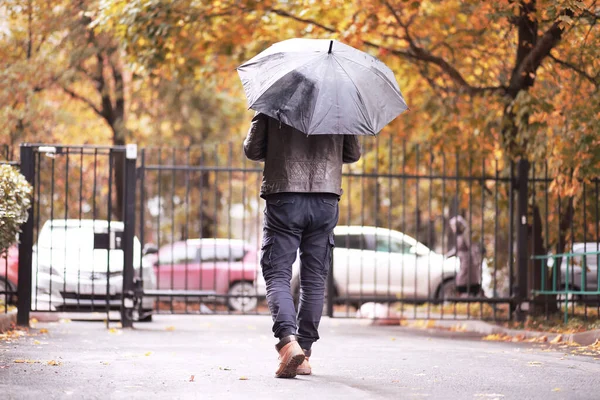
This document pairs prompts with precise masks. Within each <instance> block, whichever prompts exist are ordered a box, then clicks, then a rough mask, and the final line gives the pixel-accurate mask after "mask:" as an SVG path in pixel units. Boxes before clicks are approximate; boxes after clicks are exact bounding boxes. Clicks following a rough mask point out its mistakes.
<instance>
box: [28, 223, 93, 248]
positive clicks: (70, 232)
mask: <svg viewBox="0 0 600 400" xmlns="http://www.w3.org/2000/svg"><path fill="white" fill-rule="evenodd" d="M44 229H45V231H44V234H42V235H40V240H39V242H38V244H39V247H42V248H50V247H52V248H53V249H67V248H68V249H81V250H83V249H90V250H91V249H92V247H93V243H94V232H93V230H92V229H91V228H85V227H81V228H80V227H64V226H60V227H54V228H44Z"/></svg>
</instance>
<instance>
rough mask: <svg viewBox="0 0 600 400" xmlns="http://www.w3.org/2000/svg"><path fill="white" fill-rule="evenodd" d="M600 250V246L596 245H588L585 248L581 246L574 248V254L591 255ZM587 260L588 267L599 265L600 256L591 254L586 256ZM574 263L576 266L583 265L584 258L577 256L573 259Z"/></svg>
mask: <svg viewBox="0 0 600 400" xmlns="http://www.w3.org/2000/svg"><path fill="white" fill-rule="evenodd" d="M599 250H600V245H596V244H594V243H588V244H586V245H585V246H584V245H579V246H577V245H576V246H573V253H583V252H589V253H593V252H596V251H599ZM585 259H586V263H587V265H588V266H589V265H594V266H596V265H598V255H597V254H590V255H587V256H585ZM573 261H574V262H575V264H577V265H583V256H576V257H573Z"/></svg>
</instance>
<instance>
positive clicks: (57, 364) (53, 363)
mask: <svg viewBox="0 0 600 400" xmlns="http://www.w3.org/2000/svg"><path fill="white" fill-rule="evenodd" d="M48 365H53V366H55V367H58V366H59V365H62V363H61V362H60V361H56V360H50V361H48Z"/></svg>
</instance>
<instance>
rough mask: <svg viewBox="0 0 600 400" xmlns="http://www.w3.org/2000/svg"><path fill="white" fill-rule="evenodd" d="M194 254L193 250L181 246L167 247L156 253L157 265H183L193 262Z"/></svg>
mask: <svg viewBox="0 0 600 400" xmlns="http://www.w3.org/2000/svg"><path fill="white" fill-rule="evenodd" d="M195 256H196V252H195V250H194V249H193V248H190V247H188V248H187V249H186V246H184V245H182V244H174V245H167V246H164V247H163V248H161V249H160V251H159V253H158V263H159V264H161V265H164V264H183V263H185V262H193V261H194V258H195Z"/></svg>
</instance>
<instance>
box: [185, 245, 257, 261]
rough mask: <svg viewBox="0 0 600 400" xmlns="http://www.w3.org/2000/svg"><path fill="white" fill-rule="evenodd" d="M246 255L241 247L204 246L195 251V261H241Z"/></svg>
mask: <svg viewBox="0 0 600 400" xmlns="http://www.w3.org/2000/svg"><path fill="white" fill-rule="evenodd" d="M245 255H246V251H245V250H244V247H243V246H236V245H231V246H227V245H225V246H223V245H220V244H219V245H210V244H208V245H205V246H200V247H199V248H198V249H197V253H196V260H200V261H202V262H210V261H241V260H242V259H243V258H244V256H245Z"/></svg>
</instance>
